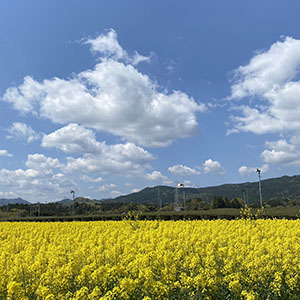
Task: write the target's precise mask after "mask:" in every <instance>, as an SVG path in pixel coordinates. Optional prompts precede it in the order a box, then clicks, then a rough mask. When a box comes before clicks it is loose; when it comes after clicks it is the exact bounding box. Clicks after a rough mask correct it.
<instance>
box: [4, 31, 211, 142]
mask: <svg viewBox="0 0 300 300" xmlns="http://www.w3.org/2000/svg"><path fill="white" fill-rule="evenodd" d="M87 43H88V44H90V45H91V47H92V50H94V51H96V52H101V53H102V54H104V55H105V56H106V58H103V59H102V60H101V61H100V62H99V63H98V64H96V66H95V68H94V69H93V70H87V71H84V72H82V73H80V74H78V75H77V76H76V75H75V76H74V77H73V78H71V79H69V80H63V79H60V78H52V79H50V80H48V79H46V80H44V81H43V82H41V83H40V82H37V81H35V80H33V79H32V78H31V77H28V76H27V77H25V79H24V82H23V84H21V85H20V86H19V87H11V88H9V89H7V90H6V92H5V94H4V96H3V100H4V101H7V102H9V103H12V104H13V106H14V108H15V109H17V110H19V111H21V112H23V113H29V112H31V111H32V112H33V113H34V114H36V115H39V116H41V117H44V118H48V119H50V120H51V121H52V122H54V123H60V124H68V123H78V124H82V125H84V126H86V127H90V128H94V129H96V130H99V131H106V132H109V133H111V134H113V135H116V136H120V137H122V138H124V139H126V140H128V141H131V142H134V143H137V144H139V145H142V146H147V147H163V146H167V145H169V144H171V143H172V142H173V141H174V140H175V139H178V138H187V137H190V136H192V135H194V134H195V133H196V131H197V126H198V123H197V119H196V113H198V112H203V111H204V110H205V105H204V104H198V103H197V102H196V101H195V100H194V99H193V98H191V97H189V96H188V95H187V94H185V93H183V92H181V91H173V92H171V93H167V92H160V91H159V90H160V89H159V87H158V85H157V83H156V82H154V81H153V80H151V79H150V78H149V77H148V76H147V75H145V74H142V73H140V72H139V71H138V70H137V69H136V68H135V67H134V65H133V63H134V61H136V62H137V61H141V60H145V59H144V58H142V56H140V55H138V54H136V55H135V56H134V57H133V58H132V60H131V63H130V62H127V63H126V56H128V55H127V53H126V52H125V50H123V49H122V48H121V46H120V45H119V43H118V41H117V39H116V33H115V32H114V31H109V32H108V33H107V34H106V35H101V36H100V37H98V38H96V39H94V40H92V39H90V40H88V41H87ZM124 58H125V59H124ZM119 59H123V60H125V62H121V61H118V60H119ZM127 61H128V60H127Z"/></svg>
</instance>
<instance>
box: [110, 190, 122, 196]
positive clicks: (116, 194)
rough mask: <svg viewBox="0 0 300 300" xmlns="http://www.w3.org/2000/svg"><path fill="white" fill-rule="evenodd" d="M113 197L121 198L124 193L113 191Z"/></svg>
mask: <svg viewBox="0 0 300 300" xmlns="http://www.w3.org/2000/svg"><path fill="white" fill-rule="evenodd" d="M110 194H111V196H112V197H114V198H115V197H119V196H121V195H122V193H121V192H120V191H117V190H113V191H111V193H110Z"/></svg>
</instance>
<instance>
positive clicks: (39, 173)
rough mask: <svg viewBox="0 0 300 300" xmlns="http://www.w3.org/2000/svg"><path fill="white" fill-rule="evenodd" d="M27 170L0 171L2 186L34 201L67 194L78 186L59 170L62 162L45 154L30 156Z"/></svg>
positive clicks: (0, 183)
mask: <svg viewBox="0 0 300 300" xmlns="http://www.w3.org/2000/svg"><path fill="white" fill-rule="evenodd" d="M26 167H27V169H16V170H8V169H1V170H0V185H1V186H2V187H3V188H7V189H8V190H11V191H13V192H14V195H16V196H18V197H19V196H20V197H26V198H27V197H29V198H30V199H32V200H33V201H35V202H36V201H37V200H38V201H41V200H43V199H44V200H49V195H50V194H53V195H54V196H55V197H56V196H57V194H62V193H65V191H68V190H69V189H70V188H73V187H74V186H76V184H75V183H74V182H73V181H72V180H71V179H70V178H67V177H66V176H65V175H64V174H62V173H61V172H60V170H59V168H60V167H61V164H60V162H59V161H58V160H57V159H56V158H50V157H46V156H44V155H43V154H37V153H36V154H31V155H28V158H27V161H26Z"/></svg>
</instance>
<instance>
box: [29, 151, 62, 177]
mask: <svg viewBox="0 0 300 300" xmlns="http://www.w3.org/2000/svg"><path fill="white" fill-rule="evenodd" d="M25 165H26V167H28V168H29V169H32V170H37V171H38V172H39V173H52V170H53V169H57V168H61V167H62V164H60V162H59V160H58V159H57V158H51V157H46V156H45V155H44V154H38V153H36V154H29V155H28V157H27V161H26V163H25Z"/></svg>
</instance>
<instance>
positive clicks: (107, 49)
mask: <svg viewBox="0 0 300 300" xmlns="http://www.w3.org/2000/svg"><path fill="white" fill-rule="evenodd" d="M85 43H86V44H88V45H90V46H91V50H92V51H93V52H94V53H95V54H101V55H103V56H104V57H110V58H114V59H117V60H118V59H127V58H128V54H127V52H126V51H125V50H124V49H123V48H122V47H121V46H120V44H119V42H118V39H117V33H116V32H115V31H114V30H113V29H111V30H109V31H107V33H106V34H101V35H99V36H98V37H97V38H95V39H88V40H87V41H86V42H85Z"/></svg>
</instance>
